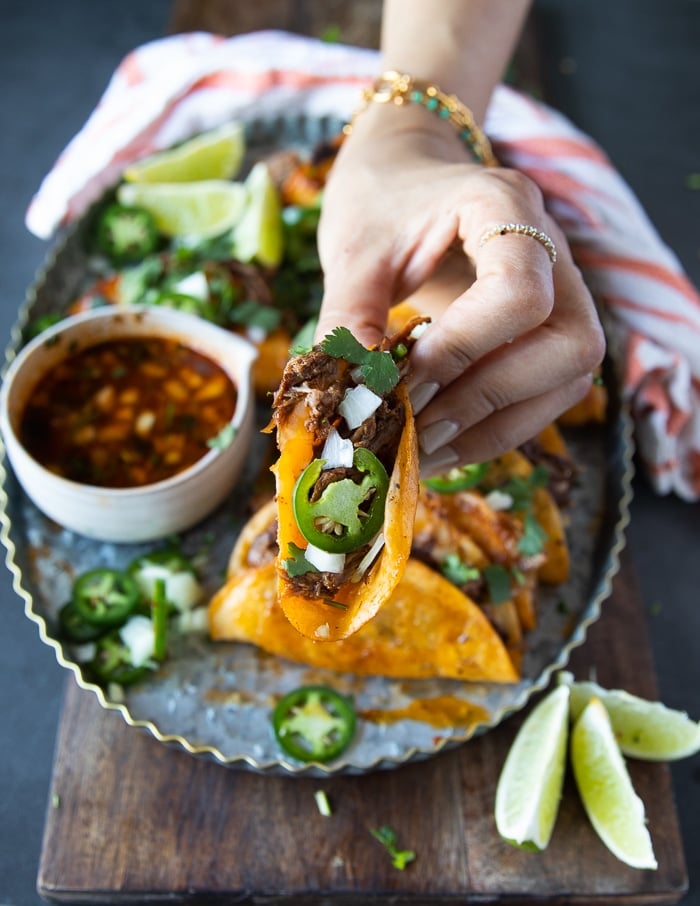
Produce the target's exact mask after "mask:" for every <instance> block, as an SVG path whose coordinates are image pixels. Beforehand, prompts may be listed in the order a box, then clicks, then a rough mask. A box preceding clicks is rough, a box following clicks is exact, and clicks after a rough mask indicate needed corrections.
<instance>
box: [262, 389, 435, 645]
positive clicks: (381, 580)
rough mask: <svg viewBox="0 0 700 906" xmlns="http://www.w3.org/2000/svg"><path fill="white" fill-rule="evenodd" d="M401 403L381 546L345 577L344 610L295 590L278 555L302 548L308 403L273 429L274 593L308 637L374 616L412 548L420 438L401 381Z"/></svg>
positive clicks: (337, 632)
mask: <svg viewBox="0 0 700 906" xmlns="http://www.w3.org/2000/svg"><path fill="white" fill-rule="evenodd" d="M396 392H397V394H398V395H399V397H400V399H401V401H402V402H403V403H404V407H405V412H406V423H405V425H404V429H403V432H402V434H401V440H400V442H399V449H398V452H397V456H396V461H395V463H394V467H393V469H392V472H391V475H390V476H389V491H388V493H387V498H386V506H385V515H384V529H383V531H384V539H385V544H384V547H383V549H382V551H381V553H380V554H379V556H378V557H377V558H376V560H375V561H374V563H373V565H372V566H371V567H370V568H369V569H368V570H367V572H366V573H365V575H364V577H363V578H362V580H361V581H359V582H348V583H347V584H346V585H345V586H344V587H343V588H341V589H340V591H339V592H338V593H337V594H336V595H335V599H334V600H335V601H337V602H339V603H340V604H341V605H344V606H345V607H346V608H347V609H346V610H343V609H341V608H339V607H335V606H333V605H332V604H327V603H326V602H325V601H323V600H314V599H312V598H306V597H303V596H302V595H298V594H295V593H294V590H293V588H292V586H291V585H290V583H289V581H288V576H287V573H286V570H285V569H284V567H283V565H282V560H283V559H286V557H287V552H288V551H289V544H290V543H293V544H296V545H297V546H298V547H301V548H306V539H305V538H304V536H303V535H302V534H301V532H300V530H299V528H298V526H297V523H296V519H295V518H294V509H293V506H292V497H293V493H294V486H295V485H296V482H297V479H298V478H299V476H300V475H301V473H302V472H303V471H304V469H305V468H306V467H307V466H308V465H309V463H310V462H311V461H312V459H313V458H314V451H313V437H312V435H311V433H310V432H309V431H308V430H307V428H306V426H305V424H304V422H305V419H306V417H307V411H306V405H305V403H304V402H303V401H302V402H300V403H297V404H296V406H295V407H294V409H293V410H292V412H291V413H290V414H289V415H288V416H287V417H286V418H285V420H284V422H283V423H282V424H281V425H279V426H278V429H277V432H278V434H277V443H278V446H279V448H280V451H281V452H280V457H279V459H278V461H277V463H276V464H275V465H274V466H273V468H272V470H273V472H274V473H275V477H276V480H277V510H278V514H279V528H278V544H279V555H278V557H277V567H278V580H279V583H278V584H279V587H278V594H279V599H280V604H281V606H282V610H283V612H284V615H285V616H286V617H287V619H288V620H289V621H290V623H291V624H292V625H293V626H294V627H295V629H297V630H298V631H299V632H300V633H301V634H302V635H305V636H308V637H309V638H310V639H316V640H322V641H329V642H331V641H336V640H337V639H344V638H346V637H347V636H349V635H352V633H354V632H357V630H358V629H359V628H360V627H361V626H363V625H364V624H365V623H366V622H367V621H368V620H371V619H372V617H374V616H375V614H376V613H377V611H378V610H379V608H380V607H381V606H382V604H383V603H384V602H385V601H386V600H387V599H388V598H389V596H390V595H391V593H392V592H393V590H394V589H395V588H396V586H397V585H398V583H399V581H400V579H401V576H402V575H403V572H404V570H405V568H406V563H407V561H408V558H409V555H410V552H411V539H412V537H413V520H414V516H415V511H416V502H417V500H418V484H419V482H418V441H417V437H416V430H415V425H414V422H413V414H412V410H411V404H410V401H409V398H408V390H407V388H406V385H405V383H404V382H401V383H400V384H399V385H398V387H397V388H396Z"/></svg>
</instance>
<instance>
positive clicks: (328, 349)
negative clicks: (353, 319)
mask: <svg viewBox="0 0 700 906" xmlns="http://www.w3.org/2000/svg"><path fill="white" fill-rule="evenodd" d="M321 349H322V350H323V351H324V352H325V353H326V354H327V355H329V356H332V357H333V358H334V359H345V361H346V362H350V364H351V365H362V364H364V362H366V361H367V357H368V356H369V354H370V351H369V349H366V348H365V347H364V346H363V345H362V343H360V341H359V340H356V339H355V337H354V336H353V335H352V333H351V332H350V330H349V329H348V328H347V327H336V328H334V329H333V330H332V331H331V332H330V333H329V334H328V336H326V337H324V339H323V340H322V341H321Z"/></svg>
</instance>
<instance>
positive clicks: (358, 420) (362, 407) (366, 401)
mask: <svg viewBox="0 0 700 906" xmlns="http://www.w3.org/2000/svg"><path fill="white" fill-rule="evenodd" d="M381 404H382V398H381V396H377V394H376V393H374V392H373V391H372V390H370V389H369V387H365V385H364V384H358V385H357V387H349V388H348V389H347V390H346V391H345V396H344V397H343V399H342V400H341V401H340V404H339V406H338V412H340V414H341V415H342V416H343V418H344V419H345V421H346V422H347V425H348V428H350V430H351V431H354V430H355V428H359V427H360V425H361V424H362V422H363V421H365V419H367V418H369V417H370V415H373V414H374V413H375V412H376V411H377V409H378V408H379V407H380V406H381Z"/></svg>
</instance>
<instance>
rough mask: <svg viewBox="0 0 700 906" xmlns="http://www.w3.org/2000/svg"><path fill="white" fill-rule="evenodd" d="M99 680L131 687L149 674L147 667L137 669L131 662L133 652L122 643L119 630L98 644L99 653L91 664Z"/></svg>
mask: <svg viewBox="0 0 700 906" xmlns="http://www.w3.org/2000/svg"><path fill="white" fill-rule="evenodd" d="M90 666H91V667H92V669H93V670H94V672H95V674H96V675H97V678H98V679H99V681H100V682H102V683H118V684H119V685H120V686H130V685H132V683H136V682H138V680H140V679H142V678H143V677H144V676H145V675H146V674H147V673H148V672H149V668H148V667H146V666H139V667H137V666H136V665H135V664H134V663H133V661H132V660H131V652H130V651H129V649H128V647H127V646H126V645H125V644H124V642H123V641H122V639H121V637H120V635H119V630H117V629H114V630H112V631H111V632H110V633H108V634H107V635H105V636H103V637H102V638H101V639H100V640H99V641H98V642H97V653H96V654H95V657H94V658H93V659H92V661H91V662H90Z"/></svg>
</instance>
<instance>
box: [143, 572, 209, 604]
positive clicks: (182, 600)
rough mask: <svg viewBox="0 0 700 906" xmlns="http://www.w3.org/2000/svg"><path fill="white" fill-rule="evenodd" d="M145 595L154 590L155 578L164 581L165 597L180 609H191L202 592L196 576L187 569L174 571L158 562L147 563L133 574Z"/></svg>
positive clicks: (198, 600)
mask: <svg viewBox="0 0 700 906" xmlns="http://www.w3.org/2000/svg"><path fill="white" fill-rule="evenodd" d="M134 578H135V579H136V581H137V582H138V584H139V587H140V588H141V591H142V592H143V593H144V595H146V596H147V597H152V596H153V592H154V591H155V586H156V579H163V580H164V581H165V597H166V598H167V599H168V601H170V603H171V604H173V605H174V606H175V607H177V609H178V610H180V611H186V610H191V609H192V608H193V607H194V606H195V605H196V604H199V602H200V601H201V600H202V596H203V594H204V592H203V589H202V586H201V585H200V584H199V582H198V581H197V577H196V576H194V575H193V574H192V573H191V572H188V571H187V570H181V571H179V572H176V573H174V572H173V571H172V570H170V569H168V568H167V567H166V566H161V564H159V563H147V564H145V565H144V566H142V567H141V569H139V571H138V572H137V574H136V575H135V576H134Z"/></svg>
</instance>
